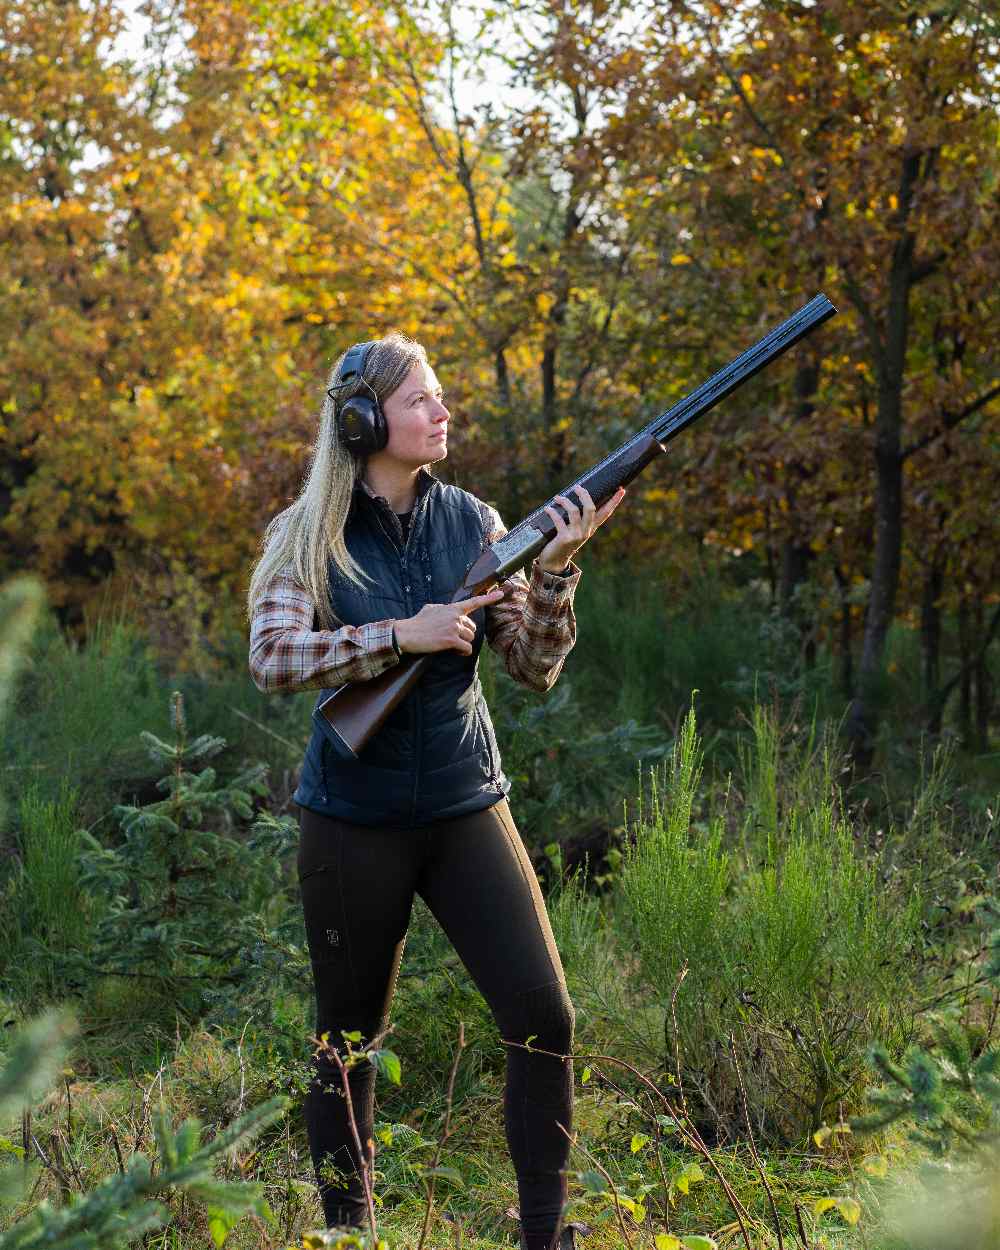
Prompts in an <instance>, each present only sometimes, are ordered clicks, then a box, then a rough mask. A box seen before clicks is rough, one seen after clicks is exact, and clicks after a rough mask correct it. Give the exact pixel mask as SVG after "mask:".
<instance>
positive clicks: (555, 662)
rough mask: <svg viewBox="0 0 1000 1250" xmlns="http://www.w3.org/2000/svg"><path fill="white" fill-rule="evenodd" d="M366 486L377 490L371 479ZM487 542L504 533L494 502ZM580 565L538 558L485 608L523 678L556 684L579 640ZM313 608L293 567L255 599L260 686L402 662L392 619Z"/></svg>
mask: <svg viewBox="0 0 1000 1250" xmlns="http://www.w3.org/2000/svg"><path fill="white" fill-rule="evenodd" d="M362 486H363V487H364V489H365V490H366V491H367V492H368V494H369V495H372V494H373V492H372V491H371V489H370V488H369V486H368V484H367V483H365V482H362ZM489 511H490V514H491V516H490V520H491V526H490V528H489V532H488V534H487V542H489V543H493V542H496V541H497V540H498V539H500V538H502V537H503V536H504V534H506V533H507V530H506V528H505V527H504V524H503V522H502V521H501V519H500V514H499V513H498V512H497V511H496V509H494V508H490V509H489ZM580 573H581V570H580V568H579V567H578V566H577V565H576V564H574V563H573V562H572V561H570V563H569V565H568V566H567V571H566V572H564V573H561V574H560V573H546V572H545V571H544V570H543V569H542V568H540V567H539V565H538V562H537V560H536V561H535V562H534V563H533V564H532V568H531V581H530V582H529V581H528V579H527V578H526V577H525V575H524V574H523V573H520V572H518V573H515V574H514V575H513V576H512V577H509V578H507V579H506V580H505V581H504V582H503V583H502V585H503V588H504V590H505V591H506V592H507V593H506V595H505V596H504V598H503V599H500V600H498V601H497V602H496V603H494V604H491V605H489V606H488V607H487V608H486V641H487V642H488V643H489V645H490V646H491V647H492V648H493V650H494V651H495V652H496V653H497V655H499V656H500V657H501V658H502V660H503V662H504V665H505V667H506V669H507V672H508V673H509V674H510V675H511V677H513V679H514V680H515V681H517V682H520V683H521V685H524V686H528V687H529V688H530V689H532V690H538V691H542V692H544V691H547V690H551V689H552V687H553V685H555V681H556V678H557V677H558V676H559V673H560V671H561V669H562V666H563V662H564V661H565V659H566V656H567V655H568V654H569V652H570V651H571V650H572V648H573V644H574V643H575V642H576V617H575V615H574V613H573V596H574V594H575V592H576V586H577V583H578V582H579V580H580ZM315 614H316V609H315V605H314V603H313V601H312V598H311V597H310V595H309V594H308V592H307V591H306V590H305V589H304V588H303V587H302V585H301V584H300V583H299V582H297V581H296V580H295V579H294V578H293V577H292V576H291V573H290V571H288V570H285V571H283V572H282V573H280V574H276V575H275V576H274V577H273V578H272V579H271V580H270V581H269V582H268V584H267V586H266V587H265V590H264V593H263V595H262V596H261V598H260V599H259V600H258V601H257V605H256V607H255V609H254V613H253V617H252V618H251V621H250V659H249V664H250V674H251V676H252V677H253V681H254V685H255V686H256V687H257V689H258V690H262V691H264V693H265V694H269V693H271V692H273V691H279V690H283V691H293V690H320V689H324V688H329V689H332V688H334V687H336V686H340V685H343V684H344V683H345V682H349V681H367V680H368V679H370V678H372V677H377V676H378V675H379V673H382V672H384V671H385V670H386V669H387V668H391V667H392V666H393V665H394V664H398V663H399V660H400V657H399V656H398V655H397V654H396V649H395V647H394V646H393V643H392V626H393V622H392V621H391V620H385V621H369V622H367V623H366V624H364V625H342V626H341V627H340V628H339V629H335V630H324V629H314V628H313V627H314V625H315V624H316V620H315Z"/></svg>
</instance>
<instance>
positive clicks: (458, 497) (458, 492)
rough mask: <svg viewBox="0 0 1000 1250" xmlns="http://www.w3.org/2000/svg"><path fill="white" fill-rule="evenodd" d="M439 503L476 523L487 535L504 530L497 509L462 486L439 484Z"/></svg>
mask: <svg viewBox="0 0 1000 1250" xmlns="http://www.w3.org/2000/svg"><path fill="white" fill-rule="evenodd" d="M438 502H439V505H440V506H441V507H443V508H445V509H447V510H449V511H453V512H457V513H461V514H463V515H464V516H466V517H468V518H469V519H470V520H474V521H476V522H477V523H478V524H480V525H482V527H483V530H484V532H485V533H487V534H490V533H493V532H495V531H496V530H497V529H502V528H503V522H502V521H501V520H500V514H499V513H498V512H497V510H496V508H494V507H493V506H492V504H489V503H487V502H486V501H485V500H484V499H480V498H479V496H478V495H474V494H473V493H472V491H469V490H464V489H463V488H462V487H461V486H452V485H450V484H448V483H446V482H441V483H439V492H438Z"/></svg>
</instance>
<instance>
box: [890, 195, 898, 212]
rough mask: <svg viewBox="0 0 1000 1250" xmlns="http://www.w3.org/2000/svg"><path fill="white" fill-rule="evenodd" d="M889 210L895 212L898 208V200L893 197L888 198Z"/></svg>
mask: <svg viewBox="0 0 1000 1250" xmlns="http://www.w3.org/2000/svg"><path fill="white" fill-rule="evenodd" d="M889 208H890V209H891V210H892V211H893V212H895V211H896V210H897V209H898V208H899V199H898V198H897V197H896V196H895V195H890V196H889Z"/></svg>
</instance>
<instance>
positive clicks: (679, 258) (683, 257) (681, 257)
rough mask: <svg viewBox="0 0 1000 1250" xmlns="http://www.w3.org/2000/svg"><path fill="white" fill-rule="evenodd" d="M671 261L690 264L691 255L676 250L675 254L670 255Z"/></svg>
mask: <svg viewBox="0 0 1000 1250" xmlns="http://www.w3.org/2000/svg"><path fill="white" fill-rule="evenodd" d="M670 263H671V264H672V265H690V264H691V257H690V256H688V255H687V253H686V252H674V254H673V256H671V257H670Z"/></svg>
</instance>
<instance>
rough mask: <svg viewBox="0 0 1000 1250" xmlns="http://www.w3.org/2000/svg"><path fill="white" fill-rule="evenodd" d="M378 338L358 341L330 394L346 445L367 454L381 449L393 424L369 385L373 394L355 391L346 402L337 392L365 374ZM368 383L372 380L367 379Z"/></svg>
mask: <svg viewBox="0 0 1000 1250" xmlns="http://www.w3.org/2000/svg"><path fill="white" fill-rule="evenodd" d="M374 345H375V341H374V340H370V341H368V342H367V343H355V344H354V346H353V347H352V348H350V350H349V351H348V353H347V355H346V356H345V357H344V363H343V365H342V366H341V369H340V380H339V381H338V382H337V383H336V384H335V385H334V386H331V387H330V389H329V390H328V391H327V394H328V395H329V396H330V398H331V399H332V400H333V404H334V411H335V412H336V419H337V429H338V431H339V433H340V438H341V440H342V442H343V443H344V446H345V447H347V448H349V449H350V450H351V451H352V452H353V453H354V455H356V456H367V455H370V454H371V453H372V452H373V451H381V450H382V448H383V447H384V446H385V445H386V443H387V442H388V441H389V427H388V425H387V424H386V420H385V413H384V412H383V411H382V405H381V404H380V403H379V400H378V396H377V395H376V394H375V391H374V390H373V389H372V388H371V387H368V390H369V392H370V393H369V394H357V395H352V396H351V397H350V399H345V400H344V402H343V403H342V404H341V403H338V402H337V395H336V392H337V391H338V390H339V389H340V388H341V387H343V386H345V385H347V383H349V382H354V381H356V380H357V379H358V378H362V379H363V378H364V372H365V362H366V361H367V359H368V353H369V352H370V351H371V349H372V347H374ZM365 385H366V386H367V385H368V384H367V383H365Z"/></svg>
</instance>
